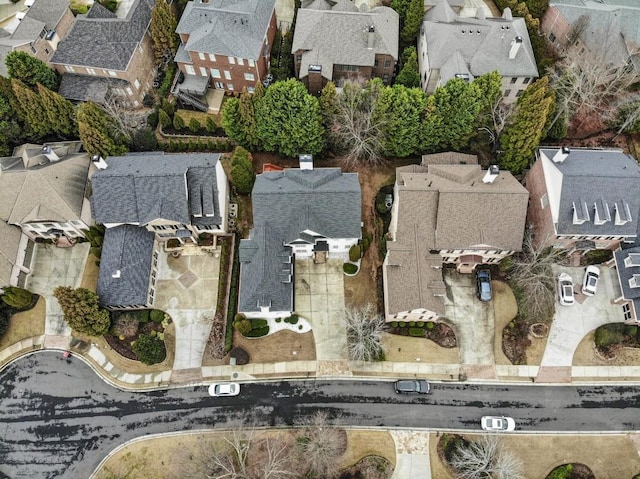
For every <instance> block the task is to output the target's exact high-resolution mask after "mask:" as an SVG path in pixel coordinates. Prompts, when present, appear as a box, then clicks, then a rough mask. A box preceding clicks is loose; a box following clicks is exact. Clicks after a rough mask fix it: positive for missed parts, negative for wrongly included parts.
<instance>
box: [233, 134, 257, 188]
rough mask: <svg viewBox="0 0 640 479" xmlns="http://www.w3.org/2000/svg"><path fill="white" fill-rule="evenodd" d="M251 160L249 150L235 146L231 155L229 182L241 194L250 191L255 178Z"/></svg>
mask: <svg viewBox="0 0 640 479" xmlns="http://www.w3.org/2000/svg"><path fill="white" fill-rule="evenodd" d="M251 160H252V158H251V155H250V154H249V152H248V151H247V150H245V149H244V148H242V147H241V146H238V147H236V149H235V151H234V152H233V156H232V157H231V182H232V183H233V185H234V186H235V187H236V189H237V190H238V192H239V193H241V194H243V195H248V194H250V193H251V190H252V189H253V183H254V182H255V180H256V174H255V172H254V171H253V163H252V161H251Z"/></svg>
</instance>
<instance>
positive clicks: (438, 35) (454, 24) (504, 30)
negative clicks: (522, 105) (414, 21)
mask: <svg viewBox="0 0 640 479" xmlns="http://www.w3.org/2000/svg"><path fill="white" fill-rule="evenodd" d="M418 66H419V70H420V84H421V86H422V89H423V90H425V91H426V92H427V93H429V94H431V93H433V92H434V91H435V90H436V88H437V87H439V86H442V85H444V84H446V83H447V82H448V81H449V80H451V79H453V78H461V79H463V80H465V81H473V80H474V78H476V77H478V76H480V75H484V74H485V73H490V72H492V71H495V70H497V71H498V72H499V73H500V75H501V76H502V92H503V101H504V102H506V103H511V102H514V101H516V100H517V98H518V97H519V96H520V95H522V93H523V92H524V90H525V89H526V88H527V86H529V84H531V83H532V82H533V81H535V79H536V78H538V68H537V66H536V60H535V57H534V55H533V48H532V47H531V41H530V40H529V34H528V32H527V26H526V24H525V22H524V19H523V18H513V16H512V15H511V10H510V9H509V8H505V10H504V12H503V15H502V17H499V18H488V17H486V16H485V11H484V9H478V11H477V17H476V18H469V17H461V16H459V15H457V14H456V13H455V11H454V10H453V9H452V8H451V7H450V6H449V4H448V3H447V2H446V0H440V1H439V3H438V4H437V5H436V6H434V7H433V8H431V9H430V10H429V11H427V13H426V14H425V16H424V21H423V23H422V27H421V29H420V33H419V34H418Z"/></svg>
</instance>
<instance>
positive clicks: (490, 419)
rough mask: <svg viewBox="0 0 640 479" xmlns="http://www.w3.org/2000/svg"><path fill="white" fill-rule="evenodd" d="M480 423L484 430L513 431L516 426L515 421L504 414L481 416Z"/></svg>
mask: <svg viewBox="0 0 640 479" xmlns="http://www.w3.org/2000/svg"><path fill="white" fill-rule="evenodd" d="M480 424H481V426H482V429H483V430H484V431H514V430H515V428H516V422H515V421H514V420H513V419H512V418H510V417H504V416H483V417H482V420H481V421H480Z"/></svg>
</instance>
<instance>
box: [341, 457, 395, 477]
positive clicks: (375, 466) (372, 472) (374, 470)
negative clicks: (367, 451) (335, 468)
mask: <svg viewBox="0 0 640 479" xmlns="http://www.w3.org/2000/svg"><path fill="white" fill-rule="evenodd" d="M392 474H393V466H392V465H391V463H390V462H389V461H388V460H387V459H385V458H384V457H380V456H366V457H363V458H362V459H360V460H359V461H358V463H357V464H355V465H353V466H351V467H350V468H349V469H346V470H344V471H342V473H341V474H340V479H388V478H390V477H391V475H392Z"/></svg>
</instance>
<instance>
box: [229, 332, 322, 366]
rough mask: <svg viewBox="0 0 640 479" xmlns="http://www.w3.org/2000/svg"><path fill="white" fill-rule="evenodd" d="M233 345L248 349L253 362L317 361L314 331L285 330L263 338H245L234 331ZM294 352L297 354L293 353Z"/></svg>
mask: <svg viewBox="0 0 640 479" xmlns="http://www.w3.org/2000/svg"><path fill="white" fill-rule="evenodd" d="M233 347H234V348H235V347H239V348H242V349H244V350H245V351H247V352H248V353H249V358H250V359H249V361H250V362H251V363H277V362H281V361H315V359H316V344H315V341H314V339H313V332H308V333H304V334H300V333H295V332H293V331H284V330H283V331H278V332H277V333H275V334H270V335H269V336H265V337H263V338H245V337H244V336H242V335H241V334H240V333H238V332H237V331H234V332H233ZM294 352H295V353H296V354H293V353H294Z"/></svg>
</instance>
